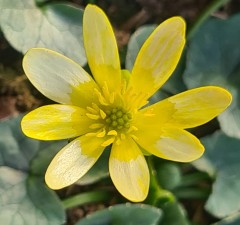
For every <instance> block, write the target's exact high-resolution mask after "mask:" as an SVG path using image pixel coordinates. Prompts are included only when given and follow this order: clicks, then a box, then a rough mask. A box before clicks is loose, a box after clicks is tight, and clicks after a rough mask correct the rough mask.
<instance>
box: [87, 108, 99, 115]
mask: <svg viewBox="0 0 240 225" xmlns="http://www.w3.org/2000/svg"><path fill="white" fill-rule="evenodd" d="M87 110H88V111H89V112H90V113H93V114H97V113H98V112H97V110H96V109H93V108H91V107H89V106H88V107H87Z"/></svg>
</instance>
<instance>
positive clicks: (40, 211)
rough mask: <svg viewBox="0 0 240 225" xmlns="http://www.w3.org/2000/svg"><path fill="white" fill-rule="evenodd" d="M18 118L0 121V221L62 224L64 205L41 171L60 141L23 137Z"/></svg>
mask: <svg viewBox="0 0 240 225" xmlns="http://www.w3.org/2000/svg"><path fill="white" fill-rule="evenodd" d="M21 118H22V115H20V116H18V117H16V118H12V119H8V120H5V121H1V122H0V137H1V139H0V148H1V151H0V221H1V223H3V224H6V225H15V224H19V225H21V224H22V225H38V224H41V225H55V224H62V223H63V222H64V220H65V213H64V208H63V206H62V204H61V201H60V200H59V199H58V197H57V196H56V194H55V192H53V191H52V190H50V189H49V188H47V187H46V186H45V183H44V179H43V174H44V172H45V170H46V167H47V164H48V163H49V161H50V160H51V157H52V156H53V153H52V152H50V151H51V150H52V149H51V148H53V149H55V148H56V149H57V150H59V149H60V148H61V147H62V145H63V143H62V142H59V143H58V142H40V141H37V140H33V139H30V138H27V137H26V136H25V135H24V134H23V133H22V131H21V128H20V120H21ZM52 145H53V146H52ZM60 146H61V147H60ZM45 148H46V149H45ZM47 151H48V156H47ZM44 153H45V157H42V156H43V155H44Z"/></svg>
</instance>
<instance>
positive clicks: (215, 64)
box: [184, 14, 240, 138]
mask: <svg viewBox="0 0 240 225" xmlns="http://www.w3.org/2000/svg"><path fill="white" fill-rule="evenodd" d="M239 24H240V15H239V14H238V15H236V16H234V17H232V18H229V19H227V20H221V19H210V20H209V21H207V22H206V23H205V24H204V25H203V26H202V27H201V28H200V29H199V30H198V32H197V33H196V34H195V36H194V37H193V39H192V40H191V41H190V44H189V46H188V52H187V65H186V70H185V72H184V81H185V83H186V84H187V86H188V88H195V87H198V86H205V85H217V86H222V87H225V88H227V89H229V91H231V93H232V95H233V103H232V105H231V106H230V107H229V108H228V109H227V110H226V111H225V112H224V113H222V114H221V115H220V116H219V117H218V119H219V122H220V126H221V128H222V130H223V131H224V132H225V133H226V134H228V135H230V136H232V137H238V138H240V101H239V97H240V92H239V90H240V89H239V82H240V48H238V47H236V46H239V39H240V26H239Z"/></svg>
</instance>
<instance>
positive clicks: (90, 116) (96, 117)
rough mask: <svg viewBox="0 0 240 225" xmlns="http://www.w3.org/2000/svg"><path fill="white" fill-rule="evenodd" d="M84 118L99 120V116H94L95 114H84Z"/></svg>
mask: <svg viewBox="0 0 240 225" xmlns="http://www.w3.org/2000/svg"><path fill="white" fill-rule="evenodd" d="M86 116H87V117H88V118H90V119H92V120H98V119H100V116H98V115H95V114H90V113H86Z"/></svg>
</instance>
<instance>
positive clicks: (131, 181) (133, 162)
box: [109, 137, 149, 202]
mask: <svg viewBox="0 0 240 225" xmlns="http://www.w3.org/2000/svg"><path fill="white" fill-rule="evenodd" d="M109 172H110V176H111V178H112V181H113V183H114V185H115V186H116V188H117V190H118V191H119V192H120V193H121V194H122V195H123V196H124V197H125V198H127V199H129V200H131V201H133V202H140V201H143V200H144V199H145V198H146V197H147V194H148V188H149V171H148V166H147V163H146V161H145V158H144V156H143V154H142V153H141V151H140V149H139V147H138V146H137V144H136V143H135V142H134V141H133V140H132V138H129V137H127V138H126V139H125V140H124V141H122V142H121V143H120V144H119V145H118V144H116V143H114V144H113V147H112V150H111V155H110V161H109Z"/></svg>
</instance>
